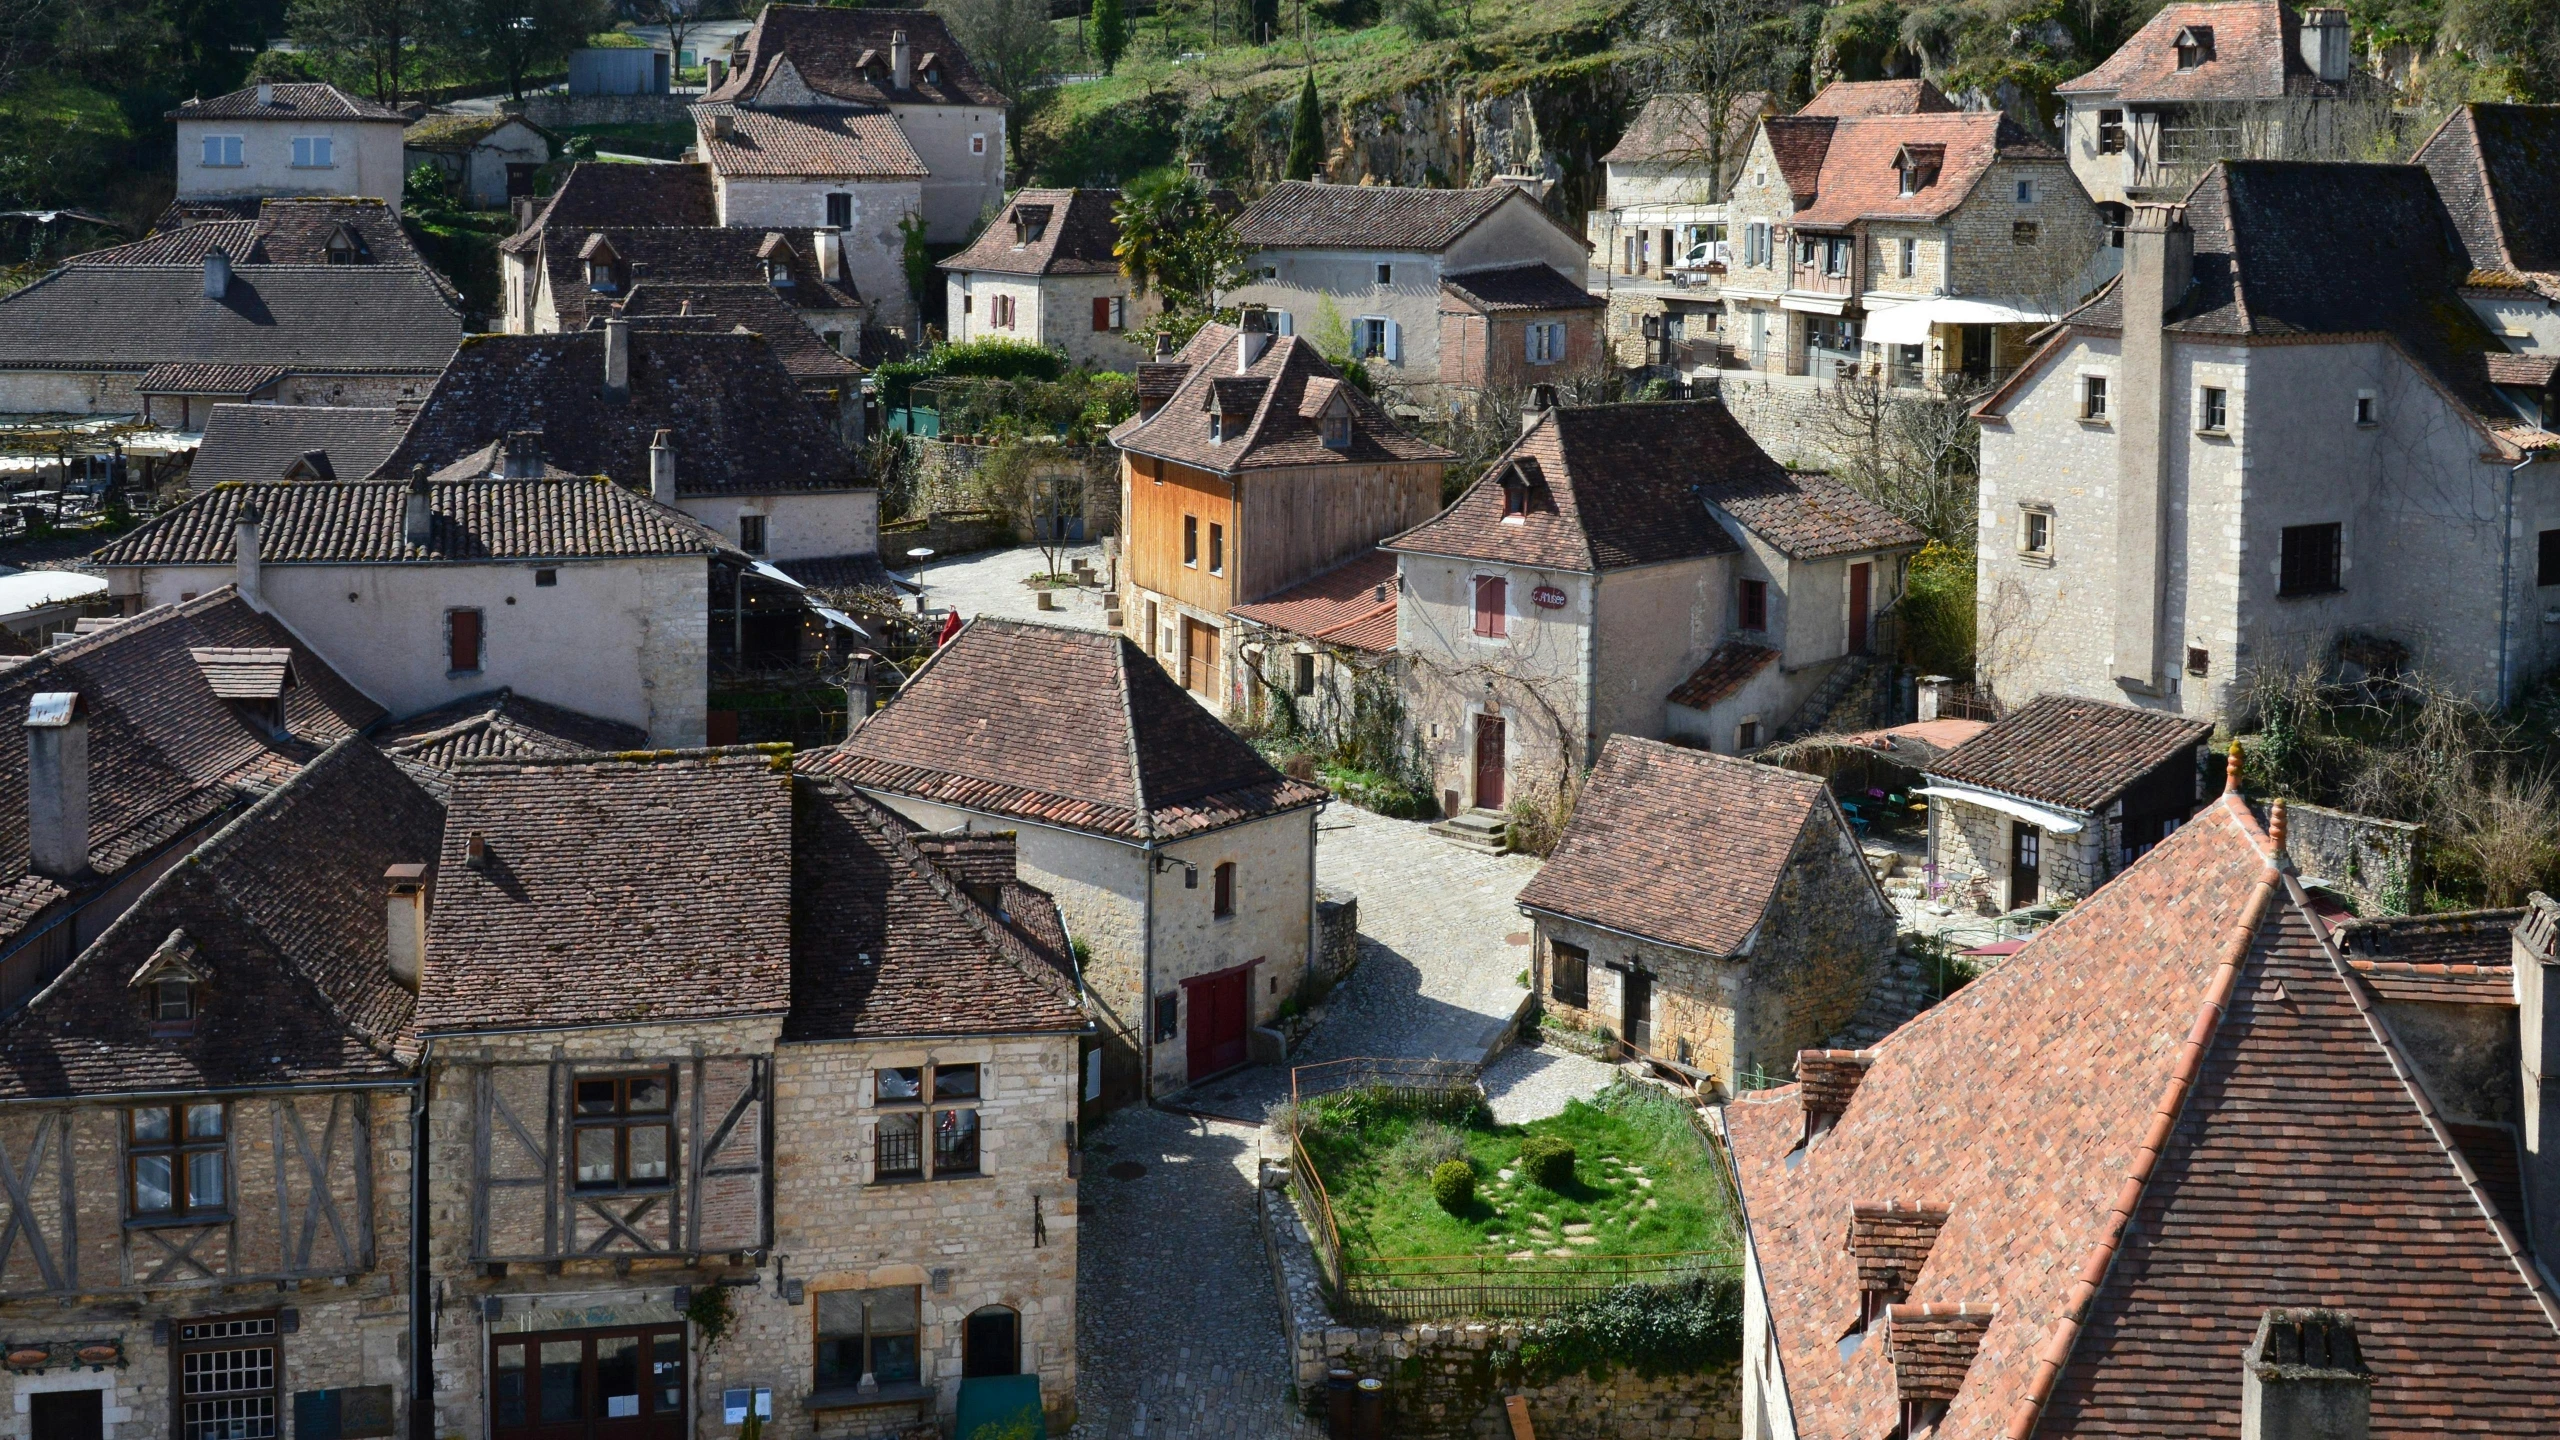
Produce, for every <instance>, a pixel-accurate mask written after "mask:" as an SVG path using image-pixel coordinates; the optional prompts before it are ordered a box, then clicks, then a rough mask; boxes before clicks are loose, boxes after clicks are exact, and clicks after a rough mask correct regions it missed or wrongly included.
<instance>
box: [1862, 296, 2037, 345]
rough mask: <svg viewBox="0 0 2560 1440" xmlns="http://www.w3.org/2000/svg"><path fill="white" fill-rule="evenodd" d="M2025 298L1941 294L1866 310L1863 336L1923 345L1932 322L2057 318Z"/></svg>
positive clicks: (2033, 322)
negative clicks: (1980, 298)
mask: <svg viewBox="0 0 2560 1440" xmlns="http://www.w3.org/2000/svg"><path fill="white" fill-rule="evenodd" d="M2059 318H2061V317H2059V316H2057V315H2055V314H2054V313H2053V312H2052V311H2051V310H2048V309H2046V308H2044V307H2043V306H2040V305H2033V304H2030V303H2028V302H2026V301H2024V300H1964V299H1959V298H1957V297H1955V296H1952V295H1942V296H1940V297H1939V298H1937V299H1935V300H1914V301H1912V302H1911V303H1910V304H1908V305H1896V306H1894V307H1892V308H1891V309H1889V310H1869V311H1868V312H1867V333H1866V339H1867V342H1868V343H1869V344H1873V345H1926V344H1928V343H1929V327H1930V326H1932V325H2042V324H2045V323H2047V322H2049V321H2052V320H2056V319H2059Z"/></svg>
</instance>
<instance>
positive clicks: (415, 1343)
mask: <svg viewBox="0 0 2560 1440" xmlns="http://www.w3.org/2000/svg"><path fill="white" fill-rule="evenodd" d="M435 1054H436V1042H435V1040H434V1038H433V1037H432V1036H431V1037H429V1038H428V1040H427V1042H426V1045H425V1046H424V1047H423V1048H422V1049H421V1050H420V1051H419V1054H418V1087H417V1089H416V1091H415V1092H413V1093H414V1095H415V1097H416V1098H414V1099H413V1100H411V1101H410V1102H409V1433H410V1434H411V1435H413V1436H427V1435H433V1434H435V1433H436V1423H435V1419H436V1367H435V1316H434V1312H433V1310H432V1309H431V1308H430V1307H431V1305H432V1304H433V1296H434V1284H435V1281H434V1276H433V1265H432V1262H431V1260H430V1257H429V1255H428V1251H427V1092H428V1088H429V1087H430V1086H431V1085H432V1084H433V1083H434V1080H433V1076H434V1073H435V1071H434V1062H435Z"/></svg>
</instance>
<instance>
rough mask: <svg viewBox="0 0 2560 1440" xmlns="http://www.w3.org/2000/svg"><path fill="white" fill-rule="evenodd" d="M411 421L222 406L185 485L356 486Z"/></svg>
mask: <svg viewBox="0 0 2560 1440" xmlns="http://www.w3.org/2000/svg"><path fill="white" fill-rule="evenodd" d="M407 424H408V421H407V419H406V418H405V417H403V416H402V415H401V414H400V412H399V411H397V410H393V409H389V408H387V407H386V408H381V409H367V408H363V407H359V406H339V405H216V406H214V407H213V412H212V414H210V415H208V416H207V417H206V418H205V422H204V443H203V444H202V445H200V446H199V447H197V449H196V461H195V464H194V466H193V467H192V468H190V469H189V470H188V471H187V484H188V486H189V487H190V488H193V489H196V490H208V489H211V488H212V487H214V486H216V485H220V484H224V483H227V482H239V481H263V480H285V479H298V478H302V476H301V475H298V474H296V473H295V472H296V471H297V470H300V471H306V472H311V473H310V476H309V478H312V479H317V480H354V479H359V478H361V477H363V476H366V475H370V474H372V473H373V468H374V467H375V466H377V465H379V464H381V463H382V461H383V458H384V457H385V456H387V455H389V454H390V453H391V450H392V447H393V446H395V445H398V444H399V443H400V432H401V431H402V430H403V429H404V428H405V427H406V426H407Z"/></svg>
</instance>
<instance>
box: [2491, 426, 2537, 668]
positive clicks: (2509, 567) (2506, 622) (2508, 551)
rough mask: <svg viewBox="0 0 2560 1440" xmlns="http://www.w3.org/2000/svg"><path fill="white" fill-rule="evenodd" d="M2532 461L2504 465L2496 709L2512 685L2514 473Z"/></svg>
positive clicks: (2514, 544)
mask: <svg viewBox="0 0 2560 1440" xmlns="http://www.w3.org/2000/svg"><path fill="white" fill-rule="evenodd" d="M2532 463H2533V457H2532V456H2531V455H2527V456H2525V457H2524V458H2523V459H2522V460H2519V461H2517V462H2516V463H2515V464H2513V465H2510V466H2508V467H2507V508H2506V515H2505V525H2504V530H2505V533H2504V535H2503V536H2501V542H2502V543H2501V544H2500V545H2499V548H2498V708H2499V709H2501V710H2504V709H2506V708H2507V702H2508V700H2509V699H2510V698H2511V696H2510V693H2509V692H2511V691H2512V690H2513V689H2514V688H2515V676H2514V668H2515V654H2514V652H2515V633H2516V617H2515V610H2516V582H2515V570H2516V472H2517V471H2519V470H2522V469H2523V468H2524V467H2526V466H2527V465H2530V464H2532Z"/></svg>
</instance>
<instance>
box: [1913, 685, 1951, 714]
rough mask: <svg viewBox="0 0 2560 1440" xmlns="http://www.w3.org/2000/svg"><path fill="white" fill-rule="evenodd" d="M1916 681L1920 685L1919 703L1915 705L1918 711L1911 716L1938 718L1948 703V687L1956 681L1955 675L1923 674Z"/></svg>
mask: <svg viewBox="0 0 2560 1440" xmlns="http://www.w3.org/2000/svg"><path fill="white" fill-rule="evenodd" d="M1916 683H1917V685H1918V687H1919V704H1918V705H1917V706H1916V707H1914V708H1915V710H1916V712H1917V713H1915V714H1914V715H1913V716H1912V717H1911V718H1912V719H1914V720H1935V719H1937V718H1938V715H1939V713H1940V711H1941V710H1942V708H1943V707H1944V706H1945V705H1946V703H1947V687H1948V686H1950V685H1953V684H1954V683H1956V682H1955V679H1954V677H1952V676H1947V675H1923V676H1921V677H1920V679H1919V680H1918V681H1917V682H1916Z"/></svg>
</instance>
